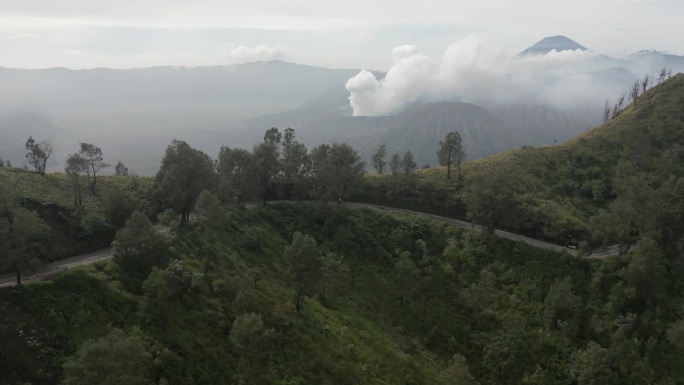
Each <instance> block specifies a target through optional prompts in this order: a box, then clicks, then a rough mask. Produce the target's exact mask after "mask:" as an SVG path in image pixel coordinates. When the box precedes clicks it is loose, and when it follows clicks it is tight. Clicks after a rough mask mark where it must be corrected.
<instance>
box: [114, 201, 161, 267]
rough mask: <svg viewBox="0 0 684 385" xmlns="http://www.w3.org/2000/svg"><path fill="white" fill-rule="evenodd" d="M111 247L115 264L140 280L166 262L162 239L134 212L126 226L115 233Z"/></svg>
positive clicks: (144, 219) (150, 224)
mask: <svg viewBox="0 0 684 385" xmlns="http://www.w3.org/2000/svg"><path fill="white" fill-rule="evenodd" d="M113 247H114V257H115V259H114V260H115V261H116V263H117V264H119V265H120V266H121V267H122V268H124V269H125V270H126V271H127V272H128V273H130V274H133V275H136V276H139V277H141V278H144V277H146V276H147V275H148V274H149V273H150V271H151V270H152V268H153V267H155V266H157V267H164V265H165V264H166V262H167V261H166V253H165V248H164V238H163V237H162V236H161V235H160V234H159V233H158V232H157V230H156V229H155V228H154V225H152V223H151V222H150V221H149V220H148V219H147V217H146V216H145V215H144V214H142V213H140V212H134V213H133V214H132V215H131V217H130V218H129V219H128V220H127V221H126V225H125V226H124V227H122V228H121V229H120V230H119V231H117V232H116V238H115V239H114V242H113Z"/></svg>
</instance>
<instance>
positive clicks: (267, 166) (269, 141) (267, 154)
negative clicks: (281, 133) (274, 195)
mask: <svg viewBox="0 0 684 385" xmlns="http://www.w3.org/2000/svg"><path fill="white" fill-rule="evenodd" d="M269 131H270V130H269ZM267 136H268V132H267ZM265 139H266V140H265V141H264V142H262V143H259V144H257V145H255V146H254V149H253V151H252V152H253V154H254V164H255V166H256V174H257V178H258V181H259V183H258V186H259V195H260V196H261V199H262V202H263V204H266V200H267V199H268V196H269V194H270V192H271V190H272V187H273V186H272V182H273V178H275V177H276V175H278V173H279V172H280V154H279V153H278V146H277V144H276V141H275V140H274V139H273V138H265Z"/></svg>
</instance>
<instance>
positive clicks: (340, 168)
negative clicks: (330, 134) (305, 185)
mask: <svg viewBox="0 0 684 385" xmlns="http://www.w3.org/2000/svg"><path fill="white" fill-rule="evenodd" d="M363 167H364V163H363V162H362V161H361V158H360V157H359V155H358V154H357V153H356V151H355V150H354V149H353V148H351V146H349V145H348V144H339V143H333V145H332V146H330V145H328V144H321V145H320V146H318V147H315V148H314V149H312V150H311V174H312V176H313V184H314V186H313V193H314V195H315V196H316V197H318V198H319V199H321V200H324V201H327V200H330V199H346V198H347V197H348V195H349V193H350V190H351V189H352V187H353V186H354V185H356V184H357V183H358V182H359V181H360V179H361V176H362V175H363Z"/></svg>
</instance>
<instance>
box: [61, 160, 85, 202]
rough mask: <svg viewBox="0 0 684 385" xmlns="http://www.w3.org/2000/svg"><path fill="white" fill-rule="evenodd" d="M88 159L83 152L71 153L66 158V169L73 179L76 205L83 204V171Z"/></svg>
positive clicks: (72, 184)
mask: <svg viewBox="0 0 684 385" xmlns="http://www.w3.org/2000/svg"><path fill="white" fill-rule="evenodd" d="M86 167H87V165H86V160H85V159H84V158H83V157H82V156H81V154H78V153H76V154H70V155H69V156H68V157H67V160H66V166H65V167H64V171H65V172H66V173H67V175H69V179H71V187H72V188H73V190H74V206H80V205H81V204H83V201H82V199H81V173H83V172H85V171H86Z"/></svg>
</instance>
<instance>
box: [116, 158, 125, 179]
mask: <svg viewBox="0 0 684 385" xmlns="http://www.w3.org/2000/svg"><path fill="white" fill-rule="evenodd" d="M114 175H117V176H128V167H126V166H124V164H123V163H121V161H118V162H117V163H116V166H114Z"/></svg>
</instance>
